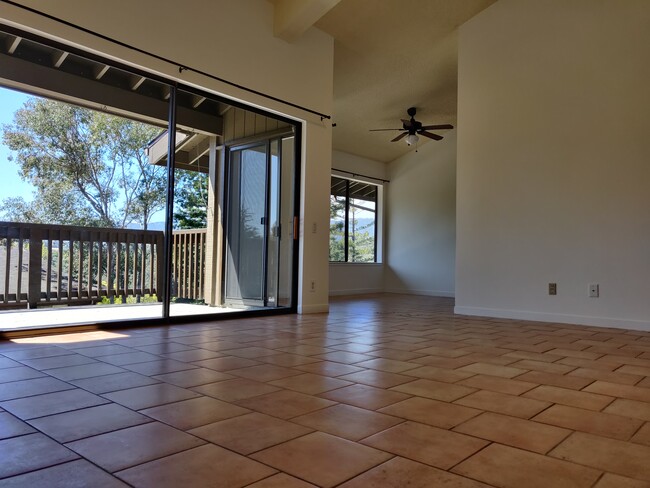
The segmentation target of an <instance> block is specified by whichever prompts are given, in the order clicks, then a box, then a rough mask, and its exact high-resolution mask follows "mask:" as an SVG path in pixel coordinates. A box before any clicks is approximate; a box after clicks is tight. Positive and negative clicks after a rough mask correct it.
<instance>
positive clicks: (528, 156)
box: [456, 0, 650, 330]
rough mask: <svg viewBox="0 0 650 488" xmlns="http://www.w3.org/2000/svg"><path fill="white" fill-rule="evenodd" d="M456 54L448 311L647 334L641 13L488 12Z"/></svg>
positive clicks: (642, 2) (606, 6)
mask: <svg viewBox="0 0 650 488" xmlns="http://www.w3.org/2000/svg"><path fill="white" fill-rule="evenodd" d="M459 40H460V45H459V55H460V60H459V61H460V62H459V97H458V98H459V107H458V109H459V114H458V127H459V133H458V199H457V202H458V221H457V225H458V232H457V270H456V283H457V286H456V299H457V301H456V311H457V312H459V313H464V314H478V315H490V316H497V317H512V318H530V319H536V320H547V321H558V322H570V323H590V324H594V325H608V326H625V327H632V328H645V329H647V330H650V300H649V299H648V297H649V296H650V191H649V189H650V137H648V129H649V128H650V90H649V89H648V87H650V62H649V60H650V50H649V48H648V46H650V2H648V1H647V0H598V1H593V0H545V1H543V2H540V1H538V0H499V2H497V3H496V4H494V5H493V6H491V7H490V8H488V9H487V10H485V11H483V12H482V13H481V14H479V15H478V16H477V17H474V18H473V19H472V20H470V21H469V22H468V23H466V24H465V25H463V26H462V27H461V29H460V39H459ZM549 282H557V286H558V294H557V296H549V295H548V294H547V287H548V283H549ZM589 283H598V284H600V298H589V297H588V284H589Z"/></svg>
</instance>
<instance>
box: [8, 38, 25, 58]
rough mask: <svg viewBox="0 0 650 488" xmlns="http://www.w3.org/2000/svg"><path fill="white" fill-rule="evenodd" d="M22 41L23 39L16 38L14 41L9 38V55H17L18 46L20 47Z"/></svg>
mask: <svg viewBox="0 0 650 488" xmlns="http://www.w3.org/2000/svg"><path fill="white" fill-rule="evenodd" d="M22 40H23V38H22V37H14V38H13V39H11V38H9V39H8V40H7V54H13V53H15V52H16V49H18V46H19V45H20V41H22Z"/></svg>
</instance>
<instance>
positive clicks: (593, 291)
mask: <svg viewBox="0 0 650 488" xmlns="http://www.w3.org/2000/svg"><path fill="white" fill-rule="evenodd" d="M589 296H590V297H591V298H598V297H599V296H600V287H599V286H598V283H591V284H590V285H589Z"/></svg>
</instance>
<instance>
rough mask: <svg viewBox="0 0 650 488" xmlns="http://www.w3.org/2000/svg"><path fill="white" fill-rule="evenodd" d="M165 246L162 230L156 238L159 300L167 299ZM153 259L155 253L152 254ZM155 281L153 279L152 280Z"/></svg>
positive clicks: (157, 292)
mask: <svg viewBox="0 0 650 488" xmlns="http://www.w3.org/2000/svg"><path fill="white" fill-rule="evenodd" d="M164 246H165V239H164V234H163V233H162V232H161V233H160V234H159V235H158V236H157V238H156V296H157V297H158V301H159V302H162V301H163V300H164V299H165V296H164V295H165V293H164V289H163V277H164V274H165V271H164V267H165V263H164V262H163V256H164V252H163V247H164ZM152 259H153V255H152ZM152 282H153V280H152Z"/></svg>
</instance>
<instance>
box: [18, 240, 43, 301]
mask: <svg viewBox="0 0 650 488" xmlns="http://www.w3.org/2000/svg"><path fill="white" fill-rule="evenodd" d="M30 230H31V232H30V235H29V267H28V268H27V306H28V307H29V308H36V307H37V306H38V302H40V300H41V271H42V266H43V231H42V230H41V229H39V228H32V229H30ZM48 259H49V258H48ZM19 272H20V270H19Z"/></svg>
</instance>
